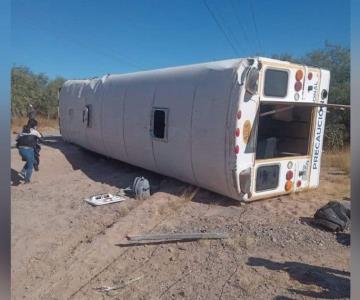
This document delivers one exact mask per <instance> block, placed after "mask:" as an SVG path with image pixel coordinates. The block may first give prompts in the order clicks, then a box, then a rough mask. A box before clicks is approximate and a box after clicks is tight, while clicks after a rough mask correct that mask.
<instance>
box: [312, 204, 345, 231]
mask: <svg viewBox="0 0 360 300" xmlns="http://www.w3.org/2000/svg"><path fill="white" fill-rule="evenodd" d="M314 223H315V224H316V225H318V226H320V227H322V228H324V229H327V230H330V231H343V230H345V229H346V228H347V227H348V225H349V223H350V207H346V206H345V205H343V204H341V203H340V202H337V201H330V202H329V203H327V204H326V205H324V206H323V207H321V208H319V209H318V210H317V211H316V213H315V215H314Z"/></svg>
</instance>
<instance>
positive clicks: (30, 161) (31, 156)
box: [19, 147, 35, 182]
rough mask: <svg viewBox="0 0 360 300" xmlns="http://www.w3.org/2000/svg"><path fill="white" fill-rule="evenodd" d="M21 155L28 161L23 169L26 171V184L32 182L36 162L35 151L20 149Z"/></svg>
mask: <svg viewBox="0 0 360 300" xmlns="http://www.w3.org/2000/svg"><path fill="white" fill-rule="evenodd" d="M19 153H20V156H21V157H22V159H23V160H25V161H26V163H25V165H24V168H23V169H24V170H25V182H30V178H31V174H32V171H33V167H34V160H35V156H34V149H33V148H23V147H20V148H19Z"/></svg>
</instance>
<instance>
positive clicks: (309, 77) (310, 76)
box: [308, 72, 313, 80]
mask: <svg viewBox="0 0 360 300" xmlns="http://www.w3.org/2000/svg"><path fill="white" fill-rule="evenodd" d="M312 77H313V74H312V73H311V72H310V73H309V74H308V79H309V80H311V79H312Z"/></svg>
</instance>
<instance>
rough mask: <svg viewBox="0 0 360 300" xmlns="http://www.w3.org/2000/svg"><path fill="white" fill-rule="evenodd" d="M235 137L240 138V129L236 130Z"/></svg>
mask: <svg viewBox="0 0 360 300" xmlns="http://www.w3.org/2000/svg"><path fill="white" fill-rule="evenodd" d="M235 135H236V136H240V128H236V131H235Z"/></svg>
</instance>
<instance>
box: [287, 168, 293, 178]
mask: <svg viewBox="0 0 360 300" xmlns="http://www.w3.org/2000/svg"><path fill="white" fill-rule="evenodd" d="M293 176H294V173H293V171H291V170H289V171H287V172H286V180H291V179H292V178H293Z"/></svg>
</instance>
